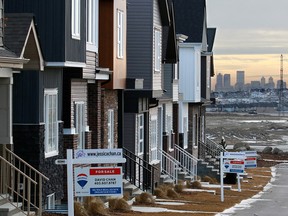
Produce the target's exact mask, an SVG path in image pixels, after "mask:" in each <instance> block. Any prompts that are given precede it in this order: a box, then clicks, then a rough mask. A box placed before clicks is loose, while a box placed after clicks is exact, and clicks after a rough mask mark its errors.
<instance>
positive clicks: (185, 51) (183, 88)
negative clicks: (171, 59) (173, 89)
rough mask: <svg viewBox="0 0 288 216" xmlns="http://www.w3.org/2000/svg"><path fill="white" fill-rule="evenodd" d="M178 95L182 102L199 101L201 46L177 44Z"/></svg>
mask: <svg viewBox="0 0 288 216" xmlns="http://www.w3.org/2000/svg"><path fill="white" fill-rule="evenodd" d="M179 59H180V60H179V75H180V76H179V93H182V94H183V101H186V102H194V103H195V102H200V101H201V44H192V43H180V44H179Z"/></svg>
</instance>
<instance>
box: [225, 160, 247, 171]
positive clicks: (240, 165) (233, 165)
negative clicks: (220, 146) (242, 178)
mask: <svg viewBox="0 0 288 216" xmlns="http://www.w3.org/2000/svg"><path fill="white" fill-rule="evenodd" d="M244 169H245V163H244V160H228V159H225V160H224V161H223V172H224V173H244Z"/></svg>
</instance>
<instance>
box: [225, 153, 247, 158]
mask: <svg viewBox="0 0 288 216" xmlns="http://www.w3.org/2000/svg"><path fill="white" fill-rule="evenodd" d="M223 153H224V154H223V158H231V159H243V158H245V153H244V152H223Z"/></svg>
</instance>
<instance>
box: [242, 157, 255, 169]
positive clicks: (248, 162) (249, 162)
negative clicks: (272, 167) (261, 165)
mask: <svg viewBox="0 0 288 216" xmlns="http://www.w3.org/2000/svg"><path fill="white" fill-rule="evenodd" d="M255 167H257V158H256V157H247V158H246V159H245V168H255Z"/></svg>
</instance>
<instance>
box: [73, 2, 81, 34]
mask: <svg viewBox="0 0 288 216" xmlns="http://www.w3.org/2000/svg"><path fill="white" fill-rule="evenodd" d="M71 1H72V8H71V29H72V38H74V39H78V40H80V6H81V4H80V1H81V0H71Z"/></svg>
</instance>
